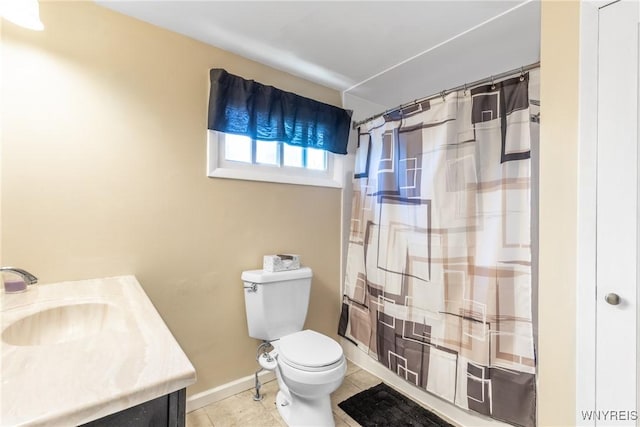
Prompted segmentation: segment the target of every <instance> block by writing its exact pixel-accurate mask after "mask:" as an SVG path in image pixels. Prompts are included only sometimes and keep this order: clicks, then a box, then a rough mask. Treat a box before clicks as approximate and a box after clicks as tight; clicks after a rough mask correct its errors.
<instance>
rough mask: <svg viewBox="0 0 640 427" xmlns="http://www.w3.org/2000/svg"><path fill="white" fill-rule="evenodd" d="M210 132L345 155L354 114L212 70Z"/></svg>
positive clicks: (218, 69) (215, 69)
mask: <svg viewBox="0 0 640 427" xmlns="http://www.w3.org/2000/svg"><path fill="white" fill-rule="evenodd" d="M209 75H210V77H211V91H210V93H209V129H211V130H216V131H219V132H224V133H232V134H236V135H244V136H248V137H251V138H252V139H256V140H262V141H280V142H285V143H287V144H291V145H297V146H302V147H312V148H318V149H321V150H327V151H331V152H332V153H337V154H346V153H347V142H348V139H349V129H350V127H351V111H348V110H344V109H342V108H339V107H335V106H333V105H329V104H325V103H323V102H318V101H314V100H313V99H309V98H305V97H303V96H300V95H296V94H295V93H291V92H286V91H283V90H280V89H278V88H275V87H273V86H267V85H263V84H261V83H258V82H255V81H253V80H246V79H243V78H242V77H238V76H235V75H233V74H229V73H228V72H227V71H225V70H223V69H220V68H214V69H212V70H211V71H210V73H209Z"/></svg>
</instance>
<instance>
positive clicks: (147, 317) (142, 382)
mask: <svg viewBox="0 0 640 427" xmlns="http://www.w3.org/2000/svg"><path fill="white" fill-rule="evenodd" d="M0 292H2V291H1V290H0ZM0 299H1V318H0V320H1V327H2V332H3V336H2V339H0V342H1V346H2V361H1V363H0V365H1V370H2V377H1V380H2V386H1V387H0V395H1V397H0V399H1V406H0V426H13V425H46V426H70V425H79V424H82V423H86V422H89V421H92V420H95V419H98V418H101V417H103V416H105V415H108V414H111V413H114V412H118V411H121V410H123V409H126V408H129V407H131V406H135V405H137V404H140V403H143V402H146V401H148V400H151V399H154V398H156V397H160V396H163V395H165V394H168V393H171V392H174V391H176V390H180V389H182V388H184V387H186V386H188V385H190V384H193V383H194V382H195V380H196V373H195V369H194V368H193V366H192V365H191V363H190V362H189V359H187V356H186V355H185V354H184V352H183V351H182V349H181V348H180V346H179V345H178V343H177V342H176V340H175V338H174V337H173V335H171V332H169V329H168V328H167V326H166V325H165V323H164V322H163V321H162V318H161V317H160V315H159V314H158V312H157V311H156V309H155V308H154V307H153V304H151V301H150V300H149V298H148V297H147V295H146V294H145V293H144V291H143V290H142V287H141V286H140V284H139V283H138V281H137V280H136V278H135V277H134V276H120V277H111V278H106V279H92V280H80V281H75V282H61V283H55V284H50V285H32V286H30V287H29V289H28V291H26V292H23V293H19V294H4V295H2V298H0ZM83 304H84V307H79V308H81V309H82V310H84V311H82V313H83V314H82V315H83V316H84V315H86V313H88V312H90V313H91V314H89V315H90V316H92V317H91V318H90V319H89V320H90V321H87V322H86V324H83V325H78V327H79V328H80V329H82V328H83V327H85V329H82V331H81V333H80V334H79V335H82V337H80V336H79V335H78V336H74V335H73V334H74V332H73V331H70V332H69V333H70V334H71V335H70V336H71V338H64V339H59V340H58V341H57V342H55V343H44V344H42V343H41V344H39V345H24V343H16V342H15V339H20V340H22V339H23V338H22V337H21V336H18V338H15V335H14V339H13V340H11V339H7V340H8V341H13V343H14V344H22V345H13V344H11V343H8V342H6V341H5V338H6V336H7V335H5V332H6V331H7V330H8V329H9V328H10V327H11V326H12V324H13V323H14V322H16V321H19V320H20V319H22V318H24V317H26V316H29V315H31V314H33V313H37V312H42V311H45V310H47V309H51V308H54V307H59V306H68V305H83ZM105 304H107V305H108V307H107V308H108V315H107V314H103V313H102V312H101V310H99V308H105V307H106V306H105ZM76 312H79V310H76ZM46 313H49V314H45V315H46V316H47V317H44V320H46V322H44V324H54V323H55V322H62V323H64V322H67V323H69V319H64V318H63V317H64V315H61V314H58V313H59V312H58V311H56V310H51V311H48V312H46ZM43 316H44V315H43ZM56 317H57V318H56ZM101 322H102V323H101ZM70 323H71V324H77V323H85V322H77V321H74V322H70ZM89 324H91V325H93V326H92V327H91V328H87V327H86V325H89ZM96 325H98V326H96ZM101 325H104V326H101ZM40 329H42V328H40ZM71 329H73V328H71ZM87 330H90V331H89V332H86V331H87ZM42 333H43V332H42V331H41V330H40V331H28V330H27V332H26V333H25V334H24V335H26V336H25V337H24V340H25V341H29V340H30V339H32V338H31V337H30V336H29V335H33V336H36V334H42ZM48 336H50V335H48ZM60 341H62V342H60Z"/></svg>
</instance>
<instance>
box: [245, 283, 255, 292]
mask: <svg viewBox="0 0 640 427" xmlns="http://www.w3.org/2000/svg"><path fill="white" fill-rule="evenodd" d="M244 288H245V289H247V292H258V284H257V283H249V286H247V284H246V283H245V285H244Z"/></svg>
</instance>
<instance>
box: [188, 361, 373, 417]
mask: <svg viewBox="0 0 640 427" xmlns="http://www.w3.org/2000/svg"><path fill="white" fill-rule="evenodd" d="M381 382H382V380H380V378H378V377H376V376H374V375H372V374H370V373H369V372H367V371H365V370H364V369H360V368H359V367H358V366H356V365H354V364H353V363H351V362H349V363H348V368H347V374H346V376H345V378H344V382H343V383H342V385H341V386H340V388H339V389H338V390H336V391H335V392H334V393H333V394H332V395H331V406H332V408H333V416H334V418H335V420H336V427H348V426H350V427H358V426H360V424H358V423H357V422H355V421H354V420H353V419H352V418H351V417H350V416H349V415H347V414H346V413H345V412H344V411H343V410H342V409H340V408H339V407H338V403H339V402H342V401H343V400H345V399H347V398H349V397H351V396H353V395H354V394H357V393H359V392H361V391H362V390H366V389H368V388H370V387H373V386H374V385H376V384H379V383H381ZM277 391H278V383H277V382H276V381H275V380H273V381H270V382H268V383H265V384H263V385H262V388H261V389H260V392H261V393H264V399H262V401H260V402H254V401H253V399H252V396H253V393H254V390H247V391H243V392H242V393H238V394H236V395H234V396H231V397H228V398H226V399H224V400H221V401H219V402H215V403H212V404H211V405H208V406H205V407H204V408H200V409H198V410H196V411H193V412H190V413H188V414H187V427H231V426H238V427H280V426H285V427H286V424H285V423H284V422H283V421H282V419H281V418H280V415H279V414H278V410H277V409H276V406H275V399H276V392H277Z"/></svg>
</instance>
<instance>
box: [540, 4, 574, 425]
mask: <svg viewBox="0 0 640 427" xmlns="http://www.w3.org/2000/svg"><path fill="white" fill-rule="evenodd" d="M579 19H580V3H579V2H578V1H577V0H572V1H543V2H542V40H541V42H542V43H541V67H540V69H541V76H540V87H541V96H540V102H541V105H542V107H541V108H542V121H541V126H540V263H539V310H538V319H539V352H538V368H539V371H538V372H539V376H538V425H540V426H570V425H575V419H576V412H575V407H576V403H575V397H576V393H575V338H576V337H575V333H576V328H575V316H576V309H575V300H576V256H577V253H576V251H577V209H578V207H577V194H578V172H577V170H578V166H577V161H578V80H579V79H578V77H579V75H578V66H579V64H578V59H579V56H578V55H579Z"/></svg>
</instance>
